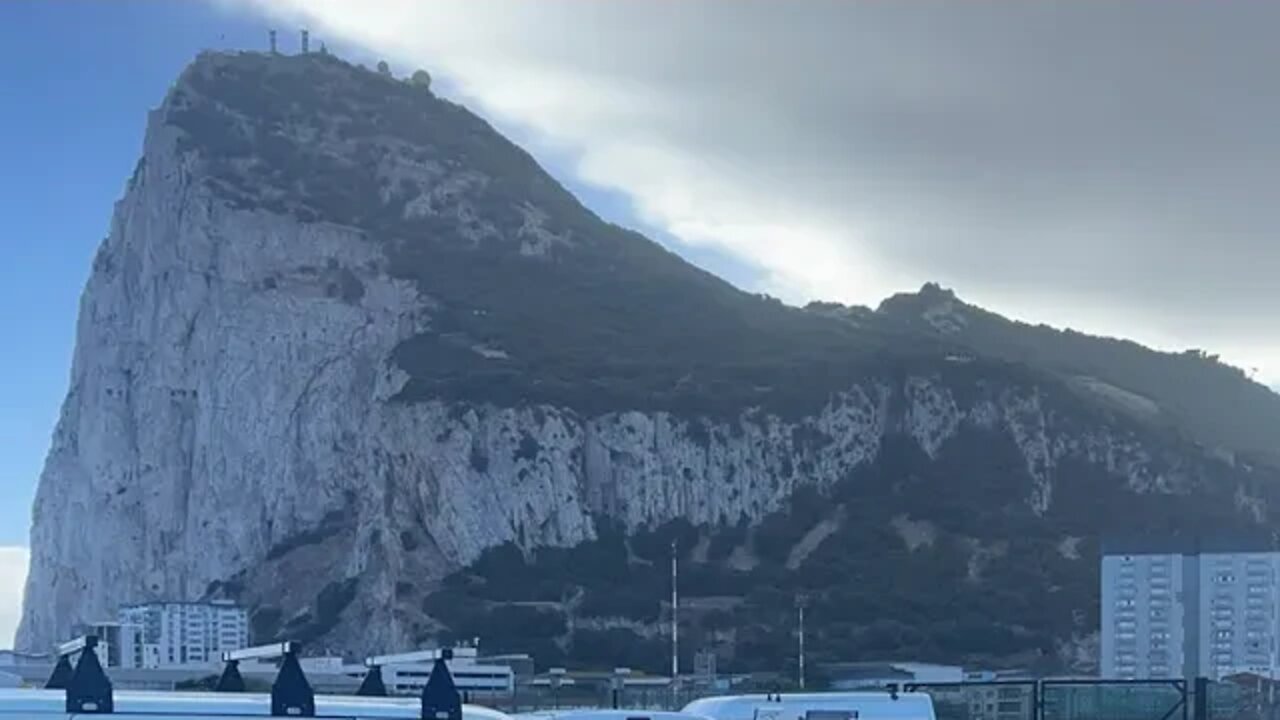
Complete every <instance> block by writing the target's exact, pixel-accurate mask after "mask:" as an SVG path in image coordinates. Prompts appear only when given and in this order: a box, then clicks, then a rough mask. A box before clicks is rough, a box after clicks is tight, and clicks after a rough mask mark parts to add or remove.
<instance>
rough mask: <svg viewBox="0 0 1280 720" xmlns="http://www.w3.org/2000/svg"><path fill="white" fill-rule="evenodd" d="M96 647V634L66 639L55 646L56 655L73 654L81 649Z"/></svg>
mask: <svg viewBox="0 0 1280 720" xmlns="http://www.w3.org/2000/svg"><path fill="white" fill-rule="evenodd" d="M96 647H98V636H97V635H81V636H80V637H78V638H76V639H74V640H68V641H66V642H64V643H62V644H61V645H59V646H58V648H57V651H58V657H66V656H68V655H75V654H76V653H78V652H80V651H81V650H92V649H93V648H96Z"/></svg>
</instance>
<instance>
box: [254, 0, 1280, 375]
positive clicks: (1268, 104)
mask: <svg viewBox="0 0 1280 720" xmlns="http://www.w3.org/2000/svg"><path fill="white" fill-rule="evenodd" d="M239 1H240V2H250V1H251V2H253V3H254V4H256V5H259V6H263V7H266V8H267V10H268V11H269V12H272V13H278V14H283V15H285V16H289V17H290V18H291V19H292V20H296V21H298V22H304V21H305V22H307V23H309V24H311V25H312V26H313V27H314V28H316V30H317V31H318V32H321V33H327V34H328V35H329V36H331V37H341V38H343V39H345V40H347V41H349V42H351V43H354V44H357V45H360V46H362V47H365V48H368V49H370V51H372V52H377V53H381V54H384V55H385V56H386V57H388V59H390V60H393V61H394V62H395V64H397V65H398V69H399V70H400V71H401V72H405V71H408V70H411V69H412V67H413V66H417V65H421V66H424V67H427V68H428V69H430V70H432V71H434V72H436V73H438V74H445V75H447V76H449V77H450V78H451V79H453V80H456V81H457V82H458V84H459V86H460V87H461V88H462V89H463V92H464V93H465V94H466V95H467V96H468V97H469V98H470V100H469V101H470V102H471V103H472V104H473V105H477V106H478V108H477V109H479V110H481V111H482V112H484V113H486V114H489V115H491V116H496V117H498V118H499V119H502V120H504V121H506V122H509V123H516V124H518V125H519V126H521V127H522V128H525V129H527V131H528V134H529V136H530V138H531V139H534V140H536V141H537V142H539V143H541V144H544V145H545V146H547V147H554V148H558V149H561V150H565V151H567V152H570V153H572V154H574V156H575V157H577V158H578V163H577V166H576V172H577V173H578V175H579V176H580V178H582V179H585V180H587V181H590V182H593V183H597V184H600V185H602V186H606V187H610V188H615V189H619V190H621V191H622V192H624V193H626V194H628V195H629V196H630V197H631V199H632V200H633V202H634V204H635V208H636V216H637V220H638V221H640V222H643V223H647V224H650V225H652V226H655V227H660V228H663V229H665V230H668V231H670V232H671V233H673V234H674V235H675V236H677V237H679V238H680V239H681V240H682V241H684V242H687V243H690V244H693V245H703V246H708V247H712V248H715V249H717V250H719V251H721V252H724V253H727V254H729V255H732V256H733V257H735V258H736V259H738V260H740V261H743V262H746V263H749V264H750V265H751V266H753V267H755V268H757V269H758V270H759V271H760V276H759V282H758V287H757V288H754V289H760V290H765V291H770V292H773V293H775V294H780V295H782V296H783V297H785V298H787V299H789V300H793V301H802V300H806V299H810V298H815V297H816V298H823V299H838V300H844V301H848V302H860V303H868V304H874V303H875V302H877V301H878V300H879V299H880V298H881V297H883V296H884V295H886V294H888V293H890V292H893V291H896V290H902V289H907V288H909V287H912V286H915V285H918V284H919V283H920V282H923V281H925V280H938V281H941V282H943V283H944V284H947V285H950V286H953V287H955V288H956V289H957V290H958V291H959V292H960V293H961V295H962V296H964V297H966V298H969V299H971V300H974V301H977V302H979V303H982V304H985V305H987V306H989V307H992V309H995V310H997V311H1001V312H1004V313H1007V314H1011V315H1014V316H1017V317H1021V318H1024V319H1030V320H1037V321H1046V322H1051V323H1053V324H1058V325H1072V326H1075V327H1078V328H1081V329H1084V330H1089V331H1094V332H1101V333H1106V334H1116V335H1125V336H1129V337H1133V338H1135V339H1138V340H1141V341H1145V342H1148V343H1153V344H1157V345H1161V346H1170V347H1186V346H1202V347H1207V348H1209V349H1212V350H1216V351H1220V352H1222V353H1223V354H1224V356H1226V357H1227V358H1228V359H1231V360H1233V361H1236V362H1238V363H1240V364H1242V365H1245V366H1247V367H1260V368H1261V369H1262V375H1263V377H1269V378H1271V379H1276V378H1280V337H1277V334H1276V333H1275V331H1274V330H1273V322H1272V318H1274V317H1276V316H1277V315H1278V314H1280V291H1277V290H1276V288H1275V286H1274V281H1275V279H1276V278H1277V277H1278V276H1280V249H1277V248H1276V246H1275V244H1274V242H1273V241H1272V235H1273V233H1275V232H1276V231H1277V230H1278V229H1280V184H1278V183H1277V182H1276V180H1275V178H1274V174H1275V170H1274V168H1277V167H1280V142H1278V138H1277V134H1278V133H1280V99H1278V98H1280V92H1278V89H1280V84H1278V83H1277V82H1276V81H1275V80H1274V79H1273V78H1274V68H1276V67H1278V66H1280V43H1276V42H1275V41H1274V35H1275V30H1276V28H1277V27H1280V23H1278V22H1277V21H1278V20H1280V5H1276V4H1274V3H1259V2H1214V3H1206V2H1194V3H1193V2H1179V1H1177V0H1148V1H1147V2H1122V1H1116V0H1109V1H1108V2H1075V1H1073V2H1057V3H1032V2H1025V3H1023V2H1020V3H1009V2H959V1H954V2H953V1H949V2H915V1H911V0H894V1H893V2H887V1H876V2H873V1H871V0H864V1H861V2H852V1H833V2H820V1H817V0H805V1H804V2H781V1H777V2H753V1H750V0H734V1H732V2H730V1H727V0H725V1H718V2H711V1H707V2H696V1H688V2H678V3H677V2H651V1H649V0H635V1H632V2H625V1H617V0H615V1H612V2H574V1H572V0H570V1H567V2H566V1H557V0H551V1H548V0H540V1H539V2H533V3H530V2H501V1H498V0H492V1H489V0H465V1H464V2H449V1H441V2H432V3H418V2H414V1H412V0H383V1H382V2H377V1H374V2H368V3H359V4H355V3H349V2H346V1H345V0H307V1H306V2H303V0H239ZM302 13H305V15H303V14H302Z"/></svg>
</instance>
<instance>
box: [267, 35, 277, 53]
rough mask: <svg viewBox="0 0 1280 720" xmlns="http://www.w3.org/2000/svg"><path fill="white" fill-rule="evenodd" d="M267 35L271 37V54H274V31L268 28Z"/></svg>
mask: <svg viewBox="0 0 1280 720" xmlns="http://www.w3.org/2000/svg"><path fill="white" fill-rule="evenodd" d="M267 37H269V38H271V54H272V55H275V54H276V31H275V30H268V31H267Z"/></svg>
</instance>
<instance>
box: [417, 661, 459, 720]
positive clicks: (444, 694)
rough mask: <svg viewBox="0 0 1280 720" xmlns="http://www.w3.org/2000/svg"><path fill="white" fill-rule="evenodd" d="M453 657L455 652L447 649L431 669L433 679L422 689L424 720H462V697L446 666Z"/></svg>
mask: <svg viewBox="0 0 1280 720" xmlns="http://www.w3.org/2000/svg"><path fill="white" fill-rule="evenodd" d="M452 657H453V651H451V650H449V649H448V648H445V649H444V650H442V651H441V652H440V657H438V658H436V662H435V665H433V666H432V667H431V677H429V678H427V684H426V686H425V687H423V688H422V720H462V696H461V695H459V694H458V686H457V685H455V684H454V682H453V675H452V674H451V673H450V672H449V666H448V665H446V664H445V660H449V659H451V658H452Z"/></svg>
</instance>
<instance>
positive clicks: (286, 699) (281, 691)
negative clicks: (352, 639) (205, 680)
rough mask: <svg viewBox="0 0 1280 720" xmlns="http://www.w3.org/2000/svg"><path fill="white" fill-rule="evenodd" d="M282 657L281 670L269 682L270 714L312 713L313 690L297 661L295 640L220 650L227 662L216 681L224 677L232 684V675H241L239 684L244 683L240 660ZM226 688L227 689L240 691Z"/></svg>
mask: <svg viewBox="0 0 1280 720" xmlns="http://www.w3.org/2000/svg"><path fill="white" fill-rule="evenodd" d="M276 658H282V660H281V663H280V672H279V673H277V674H276V680H275V682H274V683H272V684H271V716H272V717H315V716H316V694H315V691H313V690H312V689H311V683H309V682H307V676H306V674H305V673H303V672H302V666H301V665H299V664H298V644H297V643H294V642H281V643H273V644H271V645H258V646H257V647H251V648H245V649H243V650H234V651H232V652H225V653H223V654H222V661H223V662H225V663H226V664H227V666H226V667H225V668H223V671H222V678H219V680H218V685H219V686H221V685H222V681H223V680H224V679H225V680H226V681H227V683H228V685H229V686H231V687H234V683H235V679H236V678H239V679H240V687H241V688H242V689H243V687H244V678H241V677H240V669H239V664H240V661H241V660H274V659H276ZM241 691H242V690H239V691H238V690H228V691H227V692H241Z"/></svg>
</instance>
